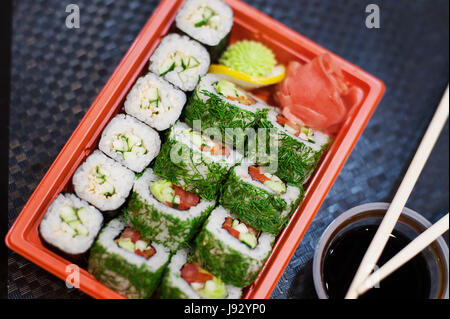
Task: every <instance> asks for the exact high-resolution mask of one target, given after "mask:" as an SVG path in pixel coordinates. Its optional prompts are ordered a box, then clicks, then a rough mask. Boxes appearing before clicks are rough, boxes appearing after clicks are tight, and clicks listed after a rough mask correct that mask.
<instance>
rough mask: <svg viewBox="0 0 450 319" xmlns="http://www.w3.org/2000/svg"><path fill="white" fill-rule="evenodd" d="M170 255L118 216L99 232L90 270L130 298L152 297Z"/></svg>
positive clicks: (90, 258) (92, 252) (102, 280)
mask: <svg viewBox="0 0 450 319" xmlns="http://www.w3.org/2000/svg"><path fill="white" fill-rule="evenodd" d="M169 258H170V254H169V251H168V250H167V249H166V248H165V247H164V246H162V245H158V244H155V243H152V242H149V241H146V240H144V239H142V238H141V236H140V234H139V232H137V231H135V230H134V229H132V228H131V227H128V226H127V225H126V224H125V222H124V220H123V218H122V217H119V218H116V219H113V220H111V221H110V222H109V223H108V225H107V226H106V227H105V228H104V229H102V231H101V232H100V235H99V237H98V239H97V241H96V242H95V244H94V246H92V249H91V253H90V256H89V265H88V270H89V272H90V273H91V274H93V275H94V277H95V278H96V279H97V280H98V281H100V282H101V283H102V284H104V285H105V286H107V287H109V288H111V289H112V290H114V291H116V292H118V293H120V294H122V295H124V296H126V297H128V298H133V299H137V298H149V297H150V296H151V295H152V293H153V291H154V290H155V288H156V286H157V285H158V284H159V281H160V279H161V276H162V274H163V272H164V269H165V268H166V266H167V263H168V261H169Z"/></svg>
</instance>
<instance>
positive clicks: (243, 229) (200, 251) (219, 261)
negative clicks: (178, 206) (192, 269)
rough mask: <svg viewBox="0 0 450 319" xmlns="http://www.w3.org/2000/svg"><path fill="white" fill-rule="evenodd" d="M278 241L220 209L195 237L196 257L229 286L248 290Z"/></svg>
mask: <svg viewBox="0 0 450 319" xmlns="http://www.w3.org/2000/svg"><path fill="white" fill-rule="evenodd" d="M274 240H275V236H273V235H271V234H269V233H264V232H260V231H258V230H256V229H254V228H253V227H251V226H249V225H247V224H245V223H244V222H242V221H240V220H239V219H238V218H235V217H233V216H231V215H230V214H229V213H228V212H227V211H226V210H225V209H224V208H223V207H220V206H219V207H217V208H216V209H214V210H213V211H212V213H211V215H210V216H209V218H208V219H207V221H206V222H205V224H204V225H203V227H202V230H201V231H200V233H199V234H198V236H197V237H196V238H195V246H194V254H195V257H196V260H198V261H199V263H200V264H201V265H202V266H203V267H204V268H205V269H208V270H209V271H210V272H211V273H212V274H214V275H216V276H219V277H220V278H221V279H222V280H223V281H224V282H225V283H227V284H231V285H233V286H236V287H246V286H249V285H250V284H252V283H253V281H254V280H255V279H256V277H257V276H258V273H259V271H260V270H261V268H262V266H263V264H264V262H265V261H266V259H267V257H269V255H270V252H271V251H272V245H273V242H274Z"/></svg>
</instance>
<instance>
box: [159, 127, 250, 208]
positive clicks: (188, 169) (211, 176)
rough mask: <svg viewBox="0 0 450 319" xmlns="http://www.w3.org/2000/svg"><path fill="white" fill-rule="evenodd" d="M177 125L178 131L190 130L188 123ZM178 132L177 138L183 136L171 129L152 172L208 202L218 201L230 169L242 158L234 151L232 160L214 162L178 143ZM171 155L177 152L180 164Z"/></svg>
mask: <svg viewBox="0 0 450 319" xmlns="http://www.w3.org/2000/svg"><path fill="white" fill-rule="evenodd" d="M178 125H179V126H178V127H177V128H176V130H180V129H183V128H188V126H187V125H185V124H181V123H180V124H178ZM177 133H178V136H181V135H183V133H181V132H178V131H175V129H174V127H172V130H171V131H170V132H169V136H168V139H167V141H166V142H165V143H164V144H163V146H162V147H161V151H160V153H159V155H158V156H157V157H156V160H155V164H154V166H153V172H154V173H155V174H156V175H159V176H161V177H163V178H165V179H167V180H169V181H170V182H172V183H174V184H176V185H179V186H180V187H183V188H184V189H185V190H186V191H188V192H190V193H194V194H197V195H199V196H200V197H202V198H203V199H205V200H208V201H211V200H216V198H217V195H218V194H219V192H220V189H221V185H222V184H223V182H224V180H225V179H226V176H227V174H228V169H229V168H230V167H231V166H233V165H234V164H235V160H236V161H240V158H241V157H242V156H239V155H238V154H237V153H235V152H232V153H231V154H230V160H229V161H225V160H218V161H214V160H213V159H212V158H210V157H208V156H206V155H204V154H203V153H201V152H200V151H199V150H197V149H194V148H191V147H190V146H188V145H187V144H186V143H184V142H180V141H178V140H176V137H177ZM171 152H176V153H177V156H178V157H179V161H178V162H174V161H172V159H171ZM236 157H238V158H236Z"/></svg>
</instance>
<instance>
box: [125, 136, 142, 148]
mask: <svg viewBox="0 0 450 319" xmlns="http://www.w3.org/2000/svg"><path fill="white" fill-rule="evenodd" d="M141 145H142V139H141V138H139V137H138V136H136V135H130V136H129V137H128V150H131V149H132V148H133V147H134V146H141Z"/></svg>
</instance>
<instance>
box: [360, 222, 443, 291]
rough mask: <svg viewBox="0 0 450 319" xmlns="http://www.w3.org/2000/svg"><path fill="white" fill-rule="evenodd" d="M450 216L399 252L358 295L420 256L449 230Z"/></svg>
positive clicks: (376, 273)
mask: <svg viewBox="0 0 450 319" xmlns="http://www.w3.org/2000/svg"><path fill="white" fill-rule="evenodd" d="M448 223H449V217H448V214H447V215H445V216H444V217H442V218H441V219H440V220H439V221H438V222H436V223H435V224H434V225H433V226H431V227H430V228H428V229H427V230H426V231H424V232H423V233H422V234H420V235H419V236H418V237H417V238H415V239H414V240H413V241H412V242H410V243H409V244H408V245H407V246H406V247H405V248H403V249H402V250H401V251H399V252H398V253H397V254H396V255H395V256H394V257H392V258H391V259H390V260H389V261H388V262H386V263H385V264H384V265H383V266H382V267H381V268H379V269H378V270H377V271H375V272H374V273H373V274H371V275H370V276H369V277H368V278H367V279H366V280H365V281H364V283H363V284H362V285H361V286H359V287H358V290H357V293H358V295H362V294H363V293H365V292H366V291H367V290H369V289H371V288H372V287H374V286H375V285H376V284H377V283H379V282H380V281H382V280H383V279H384V278H386V277H387V276H389V275H390V274H391V273H393V272H394V271H396V270H397V269H398V268H400V267H401V266H403V265H404V264H406V263H407V262H408V261H409V260H411V259H412V258H413V257H414V256H416V255H417V254H419V253H420V252H421V251H422V250H423V249H425V248H426V247H427V246H428V245H430V244H431V243H432V242H434V241H435V240H436V239H438V238H439V237H440V236H441V235H442V234H443V233H445V232H446V231H447V230H448V228H449V225H448Z"/></svg>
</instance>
